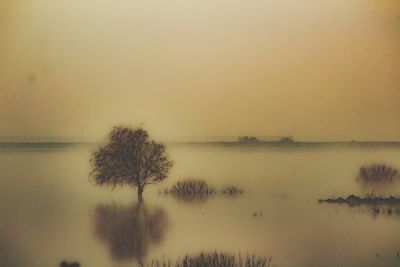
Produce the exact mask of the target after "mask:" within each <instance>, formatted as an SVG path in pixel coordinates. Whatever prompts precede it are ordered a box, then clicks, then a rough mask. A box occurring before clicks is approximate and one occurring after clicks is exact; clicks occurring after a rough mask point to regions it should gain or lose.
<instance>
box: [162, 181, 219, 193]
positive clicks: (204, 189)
mask: <svg viewBox="0 0 400 267" xmlns="http://www.w3.org/2000/svg"><path fill="white" fill-rule="evenodd" d="M168 193H171V194H175V195H178V196H185V195H186V196H188V195H211V194H215V193H216V190H215V188H214V187H213V186H210V185H208V184H207V183H206V182H205V181H203V180H200V179H187V180H183V181H179V182H177V183H176V184H174V185H173V186H172V187H171V189H170V190H168Z"/></svg>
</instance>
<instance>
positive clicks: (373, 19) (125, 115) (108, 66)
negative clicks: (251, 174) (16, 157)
mask: <svg viewBox="0 0 400 267" xmlns="http://www.w3.org/2000/svg"><path fill="white" fill-rule="evenodd" d="M116 123H126V124H131V125H138V124H141V123H143V125H144V127H145V128H147V129H149V130H150V132H151V134H152V135H153V136H155V137H157V138H161V139H162V138H164V139H167V138H169V139H180V138H186V137H197V136H213V135H216V136H232V135H244V134H247V135H250V134H254V135H293V136H294V137H295V138H296V139H301V140H348V139H359V140H400V1H398V0H392V1H391V0H324V1H321V0H279V1H277V0H274V1H273V0H264V1H263V0H254V1H248V0H240V1H238V0H218V1H216V0H201V1H191V0H190V1H188V0H169V1H163V0H158V1H151V0H143V1H134V0H114V1H111V0H108V1H106V0H85V1H81V0H79V1H78V0H69V1H54V0H0V136H38V135H47V136H50V135H61V136H79V135H81V134H82V126H84V129H83V133H84V134H85V135H86V136H87V137H100V136H104V135H105V134H106V133H107V131H108V130H109V129H110V127H112V126H113V125H114V124H116Z"/></svg>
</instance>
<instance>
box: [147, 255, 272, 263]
mask: <svg viewBox="0 0 400 267" xmlns="http://www.w3.org/2000/svg"><path fill="white" fill-rule="evenodd" d="M270 264H271V257H259V256H256V255H254V254H253V255H246V257H242V256H241V255H240V254H239V255H235V254H231V253H219V252H211V253H206V252H202V253H200V254H198V255H194V256H191V255H186V256H185V257H183V258H182V259H178V260H177V261H175V262H173V261H171V260H168V261H166V260H162V261H159V260H153V261H152V262H151V265H150V266H151V267H269V266H270Z"/></svg>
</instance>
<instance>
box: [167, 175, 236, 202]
mask: <svg viewBox="0 0 400 267" xmlns="http://www.w3.org/2000/svg"><path fill="white" fill-rule="evenodd" d="M162 192H163V193H164V194H171V195H172V196H173V197H175V198H176V199H178V200H182V201H186V202H192V201H193V202H203V201H205V200H207V199H208V198H209V197H211V196H214V195H216V194H223V195H225V196H229V197H236V196H238V195H239V194H242V193H243V190H242V189H240V188H239V187H237V186H235V185H225V186H223V187H222V188H220V189H218V190H217V189H216V187H214V186H212V185H209V184H207V183H206V182H205V181H204V180H201V179H193V178H189V179H186V180H183V181H179V182H177V183H175V184H174V185H173V186H172V187H171V188H170V189H168V188H166V189H164V190H163V191H160V193H162Z"/></svg>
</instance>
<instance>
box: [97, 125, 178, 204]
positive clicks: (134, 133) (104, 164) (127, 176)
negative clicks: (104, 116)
mask: <svg viewBox="0 0 400 267" xmlns="http://www.w3.org/2000/svg"><path fill="white" fill-rule="evenodd" d="M108 139H109V142H108V143H107V144H106V145H104V146H102V147H100V148H98V149H97V150H96V151H94V152H93V154H92V158H91V160H90V161H91V163H92V172H91V176H92V178H93V179H94V181H95V182H96V183H97V184H99V185H112V186H113V188H114V187H115V186H116V185H118V184H119V185H123V184H127V185H130V186H132V187H136V188H137V193H138V198H139V200H142V193H143V189H144V187H145V186H146V185H148V184H154V183H157V182H160V181H162V180H164V179H165V178H167V175H168V172H169V170H170V168H171V167H172V165H173V162H172V161H170V160H168V157H167V155H166V152H165V145H164V144H161V143H156V142H155V141H150V140H149V135H148V133H147V131H146V130H144V129H142V128H140V127H139V128H135V129H132V128H129V127H122V126H117V127H114V129H113V130H112V131H111V133H110V135H109V137H108Z"/></svg>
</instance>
